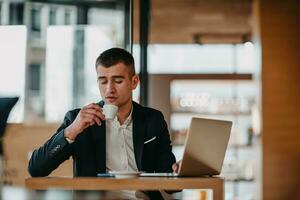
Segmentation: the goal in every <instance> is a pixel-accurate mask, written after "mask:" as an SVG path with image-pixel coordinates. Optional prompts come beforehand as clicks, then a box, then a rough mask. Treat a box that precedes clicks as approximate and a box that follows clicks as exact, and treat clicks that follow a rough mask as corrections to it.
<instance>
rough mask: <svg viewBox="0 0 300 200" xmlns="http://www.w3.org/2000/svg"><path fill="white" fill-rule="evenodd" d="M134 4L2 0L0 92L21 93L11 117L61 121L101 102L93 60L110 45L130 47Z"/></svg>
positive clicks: (119, 1) (113, 0)
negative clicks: (77, 111) (87, 106)
mask: <svg viewBox="0 0 300 200" xmlns="http://www.w3.org/2000/svg"><path fill="white" fill-rule="evenodd" d="M52 2H53V3H52ZM129 3H130V0H104V1H96V0H95V1H68V0H66V1H51V0H50V1H42V0H32V1H19V0H16V1H3V2H2V1H1V2H0V5H1V7H0V8H1V9H0V16H1V17H0V19H1V24H7V25H8V26H1V27H0V40H1V42H0V44H1V45H0V52H1V55H0V56H1V59H0V76H1V77H0V85H1V86H0V87H3V88H1V90H0V95H1V96H19V97H20V100H19V101H18V103H17V105H16V107H15V109H20V110H16V112H12V114H11V118H10V122H17V121H18V122H21V121H45V120H46V121H48V122H49V121H51V122H58V121H61V119H62V118H63V117H64V113H66V112H67V110H69V109H72V108H76V107H81V106H83V105H84V104H87V103H90V102H95V101H99V100H100V94H99V92H98V89H97V82H96V75H95V74H96V73H95V67H94V62H95V60H96V58H97V56H98V55H99V54H100V53H101V52H102V51H103V50H105V49H107V48H110V47H115V46H119V47H123V48H127V49H128V50H130V49H131V48H130V47H131V31H130V30H131V28H130V27H131V23H130V22H131V19H130V17H131V15H130V10H129V9H130V6H129ZM12 24H24V25H23V26H19V27H15V26H12ZM125 27H126V28H125ZM128 27H129V28H128ZM25 85H26V87H25ZM62 96H63V98H59V97H62ZM57 98H59V99H60V101H59V102H58V101H57Z"/></svg>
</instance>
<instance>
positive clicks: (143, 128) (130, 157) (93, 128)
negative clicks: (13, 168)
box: [28, 48, 178, 177]
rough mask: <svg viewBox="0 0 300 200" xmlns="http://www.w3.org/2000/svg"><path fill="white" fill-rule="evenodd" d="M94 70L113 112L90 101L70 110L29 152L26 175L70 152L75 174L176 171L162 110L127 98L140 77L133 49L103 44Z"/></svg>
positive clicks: (41, 172)
mask: <svg viewBox="0 0 300 200" xmlns="http://www.w3.org/2000/svg"><path fill="white" fill-rule="evenodd" d="M96 72H97V77H98V78H97V81H98V86H99V90H100V94H101V96H102V99H103V100H104V102H105V103H106V104H114V105H116V106H118V108H119V109H118V113H117V116H116V118H115V119H114V120H112V121H106V120H105V116H104V114H103V112H102V108H101V107H100V106H99V105H98V104H95V103H91V104H89V105H87V106H85V107H83V108H82V109H75V110H72V111H69V112H68V113H67V114H66V116H65V119H64V121H63V123H62V125H61V126H60V127H59V128H58V130H57V132H56V133H55V134H54V135H53V136H52V137H51V138H50V139H49V140H48V141H47V142H46V143H45V144H44V145H43V146H42V147H40V148H39V149H37V150H35V151H34V152H33V154H32V157H31V159H30V161H29V166H28V171H29V173H30V175H31V176H33V177H38V176H47V175H49V174H50V173H51V172H52V171H53V170H54V169H56V168H57V167H58V166H59V165H60V164H61V163H62V162H64V161H65V160H67V159H69V158H70V157H71V156H72V157H73V174H74V176H75V177H77V176H97V174H98V173H105V172H107V171H110V170H112V171H145V172H172V165H173V169H174V170H175V171H177V170H178V164H176V163H175V157H174V155H173V153H172V151H171V148H172V147H171V141H170V139H169V133H168V128H167V124H166V122H165V120H164V117H163V115H162V113H161V112H159V111H157V110H154V109H151V108H147V107H142V106H140V105H139V104H137V103H135V102H133V101H132V90H134V89H135V88H136V87H137V85H138V82H139V78H138V76H137V75H136V73H135V68H134V59H133V57H132V55H131V54H130V53H128V52H127V51H125V50H123V49H120V48H112V49H109V50H106V51H104V52H103V53H102V54H101V55H100V56H99V57H98V58H97V60H96ZM174 163H175V164H174Z"/></svg>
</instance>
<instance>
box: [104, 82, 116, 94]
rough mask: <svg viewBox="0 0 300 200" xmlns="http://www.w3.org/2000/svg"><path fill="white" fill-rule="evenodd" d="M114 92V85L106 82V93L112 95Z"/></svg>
mask: <svg viewBox="0 0 300 200" xmlns="http://www.w3.org/2000/svg"><path fill="white" fill-rule="evenodd" d="M115 91H116V88H115V84H114V83H113V82H108V84H107V88H106V92H107V93H114V92H115Z"/></svg>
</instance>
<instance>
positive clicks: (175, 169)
mask: <svg viewBox="0 0 300 200" xmlns="http://www.w3.org/2000/svg"><path fill="white" fill-rule="evenodd" d="M181 163H182V160H179V161H178V162H176V163H174V164H173V165H172V169H173V172H174V173H178V172H179V169H180V167H181Z"/></svg>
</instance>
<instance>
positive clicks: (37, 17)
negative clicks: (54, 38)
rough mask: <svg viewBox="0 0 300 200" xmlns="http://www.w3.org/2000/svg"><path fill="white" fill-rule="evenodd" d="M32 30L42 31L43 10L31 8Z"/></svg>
mask: <svg viewBox="0 0 300 200" xmlns="http://www.w3.org/2000/svg"><path fill="white" fill-rule="evenodd" d="M31 30H32V31H36V32H40V31H41V11H40V10H39V9H37V8H33V9H32V10H31Z"/></svg>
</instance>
